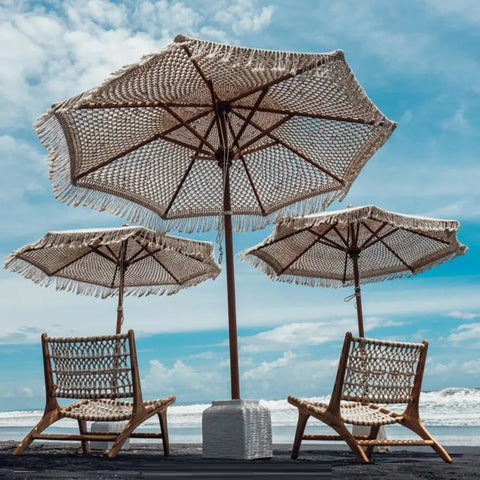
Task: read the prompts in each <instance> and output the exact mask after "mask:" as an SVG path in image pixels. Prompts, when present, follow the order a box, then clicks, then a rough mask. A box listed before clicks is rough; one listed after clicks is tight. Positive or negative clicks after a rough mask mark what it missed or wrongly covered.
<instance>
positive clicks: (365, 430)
mask: <svg viewBox="0 0 480 480" xmlns="http://www.w3.org/2000/svg"><path fill="white" fill-rule="evenodd" d="M352 434H353V435H369V434H370V427H364V426H363V425H354V426H353V427H352ZM377 439H378V440H386V439H387V432H386V431H385V427H384V426H383V425H382V426H381V427H380V430H379V431H378V435H377ZM391 449H392V447H390V446H381V447H375V448H374V449H373V451H374V452H389V451H390V450H391Z"/></svg>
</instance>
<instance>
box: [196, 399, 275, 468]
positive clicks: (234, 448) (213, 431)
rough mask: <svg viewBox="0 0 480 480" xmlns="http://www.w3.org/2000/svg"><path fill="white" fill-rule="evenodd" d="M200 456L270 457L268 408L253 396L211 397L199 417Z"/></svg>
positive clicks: (230, 457) (231, 457) (270, 438)
mask: <svg viewBox="0 0 480 480" xmlns="http://www.w3.org/2000/svg"><path fill="white" fill-rule="evenodd" d="M202 435H203V457H204V458H224V459H235V460H254V459H256V458H271V457H272V455H273V453H272V421H271V418H270V410H269V409H268V408H266V407H264V406H263V405H260V403H259V402H258V401H256V400H225V401H213V402H212V406H211V407H209V408H207V409H206V410H205V411H204V412H203V417H202Z"/></svg>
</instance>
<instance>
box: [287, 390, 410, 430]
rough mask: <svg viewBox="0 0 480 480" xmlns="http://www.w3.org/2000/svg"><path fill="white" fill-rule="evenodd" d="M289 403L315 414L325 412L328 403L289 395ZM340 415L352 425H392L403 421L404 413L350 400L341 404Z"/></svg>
mask: <svg viewBox="0 0 480 480" xmlns="http://www.w3.org/2000/svg"><path fill="white" fill-rule="evenodd" d="M288 401H289V403H291V404H292V405H295V406H301V407H302V408H304V409H306V410H308V411H310V412H311V414H312V415H313V416H315V415H318V414H323V413H325V411H326V410H327V408H328V404H327V403H315V402H309V401H308V400H302V399H301V398H297V397H292V396H289V397H288ZM340 416H341V418H342V420H343V422H344V423H348V424H350V425H392V424H394V423H400V422H401V421H402V418H403V417H402V415H401V414H399V413H396V412H392V411H389V410H387V409H386V408H384V407H381V406H379V405H375V404H373V403H358V402H349V403H341V404H340Z"/></svg>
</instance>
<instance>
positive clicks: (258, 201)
mask: <svg viewBox="0 0 480 480" xmlns="http://www.w3.org/2000/svg"><path fill="white" fill-rule="evenodd" d="M227 125H228V129H229V130H230V133H231V134H232V137H233V145H234V146H236V147H238V140H237V137H236V136H235V132H234V131H233V127H232V123H231V122H230V118H229V117H227ZM243 125H246V123H244V124H243ZM239 158H240V160H241V161H242V164H243V167H244V168H245V173H246V174H247V178H248V181H249V182H250V186H251V187H252V190H253V193H254V195H255V198H256V199H257V203H258V206H259V207H260V210H261V211H262V215H265V209H264V208H263V205H262V202H261V201H260V197H259V195H258V192H257V189H256V188H255V185H254V184H253V179H252V176H251V175H250V171H249V170H248V167H247V162H245V159H244V158H243V156H240V157H239Z"/></svg>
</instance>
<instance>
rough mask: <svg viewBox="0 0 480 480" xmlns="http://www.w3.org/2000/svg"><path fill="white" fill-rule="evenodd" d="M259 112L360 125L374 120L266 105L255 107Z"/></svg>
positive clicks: (371, 122) (242, 107)
mask: <svg viewBox="0 0 480 480" xmlns="http://www.w3.org/2000/svg"><path fill="white" fill-rule="evenodd" d="M235 108H237V109H239V110H248V109H250V107H247V106H242V105H235ZM257 111H259V112H265V113H275V114H283V115H285V114H288V115H291V116H292V117H305V118H313V119H319V120H332V121H336V122H346V123H360V124H362V125H372V126H373V125H375V120H363V119H362V118H354V117H341V116H336V115H325V114H321V113H307V112H300V111H298V110H276V109H275V108H267V107H259V108H258V109H257Z"/></svg>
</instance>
